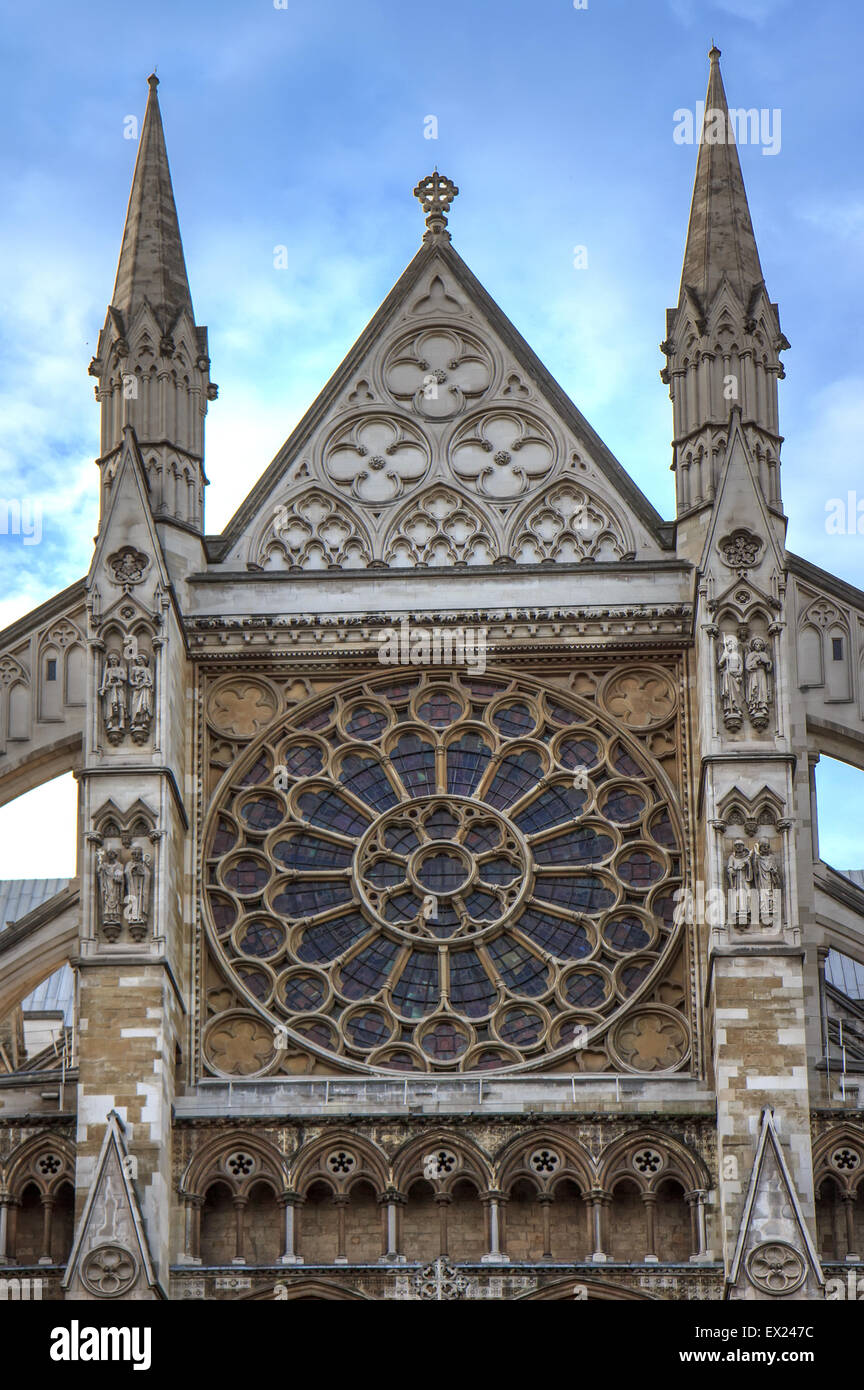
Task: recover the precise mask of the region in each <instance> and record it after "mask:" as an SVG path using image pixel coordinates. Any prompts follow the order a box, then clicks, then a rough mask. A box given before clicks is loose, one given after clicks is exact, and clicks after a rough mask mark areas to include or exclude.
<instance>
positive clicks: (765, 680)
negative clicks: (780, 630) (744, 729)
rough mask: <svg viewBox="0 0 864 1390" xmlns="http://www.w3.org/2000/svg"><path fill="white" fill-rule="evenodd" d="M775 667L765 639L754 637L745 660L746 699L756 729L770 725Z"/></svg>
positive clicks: (751, 720) (748, 711)
mask: <svg viewBox="0 0 864 1390" xmlns="http://www.w3.org/2000/svg"><path fill="white" fill-rule="evenodd" d="M773 665H774V663H773V662H772V660H771V658H770V656H769V655H768V648H767V644H766V642H765V638H764V637H753V638H752V639H751V641H750V646H749V648H748V650H747V655H746V657H745V658H744V670H745V680H744V698H745V700H746V703H747V713H748V714H749V716H750V723H751V724H752V725H753V728H754V729H764V728H765V725H766V724H767V723H768V710H769V708H770V705H771V671H772V669H773Z"/></svg>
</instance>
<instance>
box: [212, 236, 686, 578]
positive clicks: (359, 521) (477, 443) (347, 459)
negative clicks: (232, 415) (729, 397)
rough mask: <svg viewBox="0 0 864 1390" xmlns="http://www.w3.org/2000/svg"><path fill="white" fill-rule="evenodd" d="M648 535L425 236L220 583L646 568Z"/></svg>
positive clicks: (620, 476)
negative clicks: (404, 570)
mask: <svg viewBox="0 0 864 1390" xmlns="http://www.w3.org/2000/svg"><path fill="white" fill-rule="evenodd" d="M553 493H554V494H555V497H557V499H558V504H559V505H558V506H557V509H556V504H555V502H554V501H553V500H552V499H551V495H552V494H553ZM312 494H314V498H315V505H314V508H313V509H312V510H313V511H314V512H315V518H313V517H311V516H308V515H307V516H306V517H305V518H303V517H302V516H301V515H300V513H302V512H303V510H304V506H305V499H306V498H308V497H309V496H310V495H312ZM448 499H449V500H448ZM442 508H443V509H444V510H443V511H442ZM448 509H449V512H448ZM445 513H447V514H446V515H445ZM406 527H407V534H406V533H405V528H406ZM661 528H662V521H661V518H660V517H659V515H658V513H657V512H656V511H655V510H654V508H653V507H652V506H651V504H650V503H649V502H648V501H647V499H646V498H645V497H644V495H643V494H642V493H641V492H640V491H639V489H638V488H637V487H636V486H635V484H634V483H633V482H632V480H631V479H630V478H629V477H628V475H627V474H626V473H625V471H624V469H623V468H622V467H621V465H620V464H619V463H618V461H617V460H616V459H615V458H614V457H613V455H612V454H611V453H610V451H609V450H608V449H607V448H606V446H605V445H604V444H603V443H602V441H601V440H600V439H599V437H598V436H597V435H596V434H595V432H594V431H593V430H592V429H591V426H590V425H589V424H588V422H587V421H586V420H585V419H584V417H583V416H582V415H581V414H580V412H579V411H578V410H577V409H576V407H575V406H574V405H573V404H572V402H571V401H570V400H569V399H568V398H567V396H566V395H565V394H564V392H563V391H562V389H561V387H560V386H559V385H558V384H557V382H555V381H554V380H553V378H552V377H551V376H550V375H549V373H548V372H547V371H546V369H545V368H544V367H543V366H542V364H541V363H540V361H539V360H538V359H537V357H536V356H535V354H534V353H533V352H532V351H531V349H530V348H529V347H528V345H527V343H525V341H524V339H522V337H521V336H520V335H519V333H518V332H517V331H516V329H515V328H514V327H513V325H512V324H511V323H510V322H509V320H508V319H507V318H506V317H505V315H504V314H503V313H502V311H501V310H500V309H499V307H498V306H497V304H495V302H494V301H493V300H492V299H491V298H490V296H489V295H488V294H487V293H486V291H485V290H484V289H483V288H482V286H481V285H480V284H479V282H478V281H477V280H476V279H475V277H474V276H473V275H472V273H471V271H470V270H469V269H468V267H467V266H466V265H465V262H464V261H463V260H462V259H461V257H460V256H459V255H458V253H457V252H456V251H455V250H454V249H453V248H452V246H451V245H450V243H449V237H448V236H447V235H446V234H442V233H441V232H438V233H434V232H433V234H431V235H430V233H428V232H427V236H426V239H425V240H424V244H423V246H422V247H421V249H420V251H419V252H418V254H417V255H416V256H415V258H414V260H413V261H412V262H411V264H410V265H409V266H408V268H407V269H406V271H405V272H404V274H403V275H402V277H401V278H400V280H399V281H398V282H397V284H396V285H395V287H394V289H393V290H392V291H391V293H390V294H389V295H388V297H387V299H386V300H385V301H384V303H383V304H382V306H381V308H380V309H379V310H378V313H377V314H376V315H375V316H374V318H373V319H372V321H371V322H370V324H369V325H368V327H367V328H366V329H365V331H364V332H363V333H362V334H361V336H360V338H359V339H358V341H357V343H356V344H355V346H354V347H353V348H352V350H351V351H350V352H349V354H348V356H347V357H346V358H345V360H344V361H343V363H342V365H341V366H340V367H339V368H338V370H337V371H336V372H335V374H334V375H333V377H332V378H331V380H330V381H329V383H328V384H327V386H326V387H325V388H324V390H323V391H322V393H321V395H320V396H319V397H318V399H317V400H316V402H315V403H314V405H313V406H312V408H311V409H310V410H309V411H308V413H307V414H306V416H305V417H304V419H303V420H302V421H301V422H300V424H299V425H298V426H297V428H296V429H295V430H294V432H293V434H292V435H291V437H290V438H289V439H288V440H287V442H286V443H285V445H284V446H283V448H282V449H281V450H280V451H279V453H278V454H277V456H276V458H275V459H274V461H273V463H272V464H271V465H270V467H269V468H268V469H267V471H266V472H265V473H264V475H263V476H262V478H261V479H260V480H259V482H258V483H257V484H256V486H255V487H254V488H253V489H252V492H251V493H250V495H249V497H248V498H247V499H246V501H245V502H244V503H243V504H242V506H241V507H240V508H239V510H238V511H237V513H236V514H235V516H234V517H233V519H232V520H231V522H230V523H229V525H228V527H227V528H226V531H225V533H224V536H223V538H222V541H221V544H218V550H217V551H216V553H217V554H218V555H219V557H220V558H221V559H222V560H223V562H224V563H225V565H226V568H228V569H239V568H243V567H244V566H248V567H252V568H262V569H268V568H286V567H287V568H291V567H294V568H321V567H322V566H328V567H330V568H334V567H340V568H342V567H344V568H354V567H357V566H358V565H359V566H361V567H367V566H368V565H370V564H372V565H375V566H378V567H386V566H390V565H394V564H395V565H397V566H404V565H405V564H406V563H408V564H418V563H419V564H422V565H442V564H458V563H465V564H490V563H494V562H496V561H498V562H503V561H506V560H512V561H515V562H516V563H537V562H539V561H540V560H541V559H547V558H551V559H556V558H558V559H566V560H571V561H572V560H579V559H589V560H590V559H593V560H606V559H614V558H621V557H623V556H628V557H629V556H632V555H633V554H634V552H641V553H643V554H644V553H645V552H646V551H648V552H653V553H654V554H657V553H658V552H659V551H661V550H663V549H664V548H665V546H666V540H665V536H664V534H663V532H662V530H661ZM403 536H404V539H403Z"/></svg>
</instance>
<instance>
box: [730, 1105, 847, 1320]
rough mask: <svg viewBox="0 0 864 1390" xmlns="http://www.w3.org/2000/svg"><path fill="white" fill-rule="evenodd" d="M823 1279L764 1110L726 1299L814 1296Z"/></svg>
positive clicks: (771, 1122) (770, 1118)
mask: <svg viewBox="0 0 864 1390" xmlns="http://www.w3.org/2000/svg"><path fill="white" fill-rule="evenodd" d="M824 1283H825V1277H824V1275H823V1273H822V1266H821V1264H820V1263H819V1256H818V1254H817V1253H816V1247H815V1246H814V1244H813V1238H812V1236H811V1235H810V1231H809V1229H808V1226H807V1222H806V1221H805V1219H804V1215H803V1213H802V1211H801V1203H800V1201H799V1199H798V1194H797V1192H796V1191H795V1185H794V1183H793V1181H792V1176H791V1174H790V1172H789V1168H788V1165H787V1163H786V1159H785V1157H784V1155H783V1149H782V1147H781V1144H780V1139H779V1136H778V1134H777V1128H776V1126H775V1124H774V1114H773V1111H771V1110H765V1111H763V1114H762V1124H761V1128H760V1131H759V1142H758V1144H757V1146H756V1156H755V1158H754V1160H753V1168H752V1170H751V1173H750V1182H749V1185H748V1188H747V1197H746V1200H745V1202H744V1210H743V1213H742V1216H741V1226H740V1229H739V1232H738V1241H737V1244H736V1247H735V1254H734V1256H733V1259H732V1263H731V1265H730V1267H729V1274H728V1278H727V1287H728V1291H729V1293H728V1296H729V1297H730V1298H732V1299H758V1298H794V1299H795V1300H796V1301H797V1300H800V1299H810V1298H818V1297H820V1295H821V1289H822V1286H823V1285H824Z"/></svg>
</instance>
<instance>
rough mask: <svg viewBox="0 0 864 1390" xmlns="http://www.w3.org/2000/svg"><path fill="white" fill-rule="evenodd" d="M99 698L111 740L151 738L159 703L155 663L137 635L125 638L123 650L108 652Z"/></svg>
mask: <svg viewBox="0 0 864 1390" xmlns="http://www.w3.org/2000/svg"><path fill="white" fill-rule="evenodd" d="M99 698H100V700H101V701H102V722H103V725H104V728H105V736H106V738H107V739H108V742H109V743H111V744H113V745H115V747H116V745H117V744H120V743H122V742H123V740H124V739H125V738H126V737H127V736H129V737H131V739H132V742H133V743H145V742H146V741H147V739H148V738H149V736H150V730H151V728H152V725H153V713H154V704H155V695H154V688H153V666H152V658H151V657H150V655H149V654H148V653H147V652H144V651H140V650H139V647H138V639H137V638H136V637H135V636H134V635H133V636H130V637H127V638H126V639H125V641H124V644H123V650H122V652H119V651H116V650H115V651H109V652H108V653H107V654H106V657H105V664H104V666H103V668H102V679H101V681H100V684H99Z"/></svg>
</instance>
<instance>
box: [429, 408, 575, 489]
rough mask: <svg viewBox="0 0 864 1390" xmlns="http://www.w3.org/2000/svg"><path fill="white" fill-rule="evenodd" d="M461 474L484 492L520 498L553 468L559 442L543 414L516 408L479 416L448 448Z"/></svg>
mask: <svg viewBox="0 0 864 1390" xmlns="http://www.w3.org/2000/svg"><path fill="white" fill-rule="evenodd" d="M449 456H450V464H451V467H452V469H453V472H454V473H455V475H456V477H457V478H459V480H460V481H461V482H463V483H464V484H465V486H466V487H468V488H471V489H472V490H474V491H476V492H477V493H479V495H480V496H481V497H490V498H495V499H496V500H500V501H508V502H509V501H515V500H516V499H517V498H519V497H522V496H524V494H525V493H527V492H528V491H529V490H530V489H531V488H533V487H535V486H536V485H537V483H539V482H540V480H541V479H542V478H545V477H546V476H547V475H548V474H549V473H550V472H551V470H552V468H553V466H554V464H555V462H556V460H557V458H558V446H557V444H556V442H555V439H554V437H553V435H552V433H551V431H550V429H549V427H548V425H546V424H544V423H543V422H542V421H541V420H540V419H539V418H538V417H536V416H534V415H529V414H527V413H526V412H525V411H523V410H520V409H516V408H512V407H509V406H508V407H506V408H504V407H499V408H498V409H492V410H489V411H487V412H485V413H484V414H482V415H479V416H474V417H473V418H472V419H471V420H468V421H466V423H465V424H464V425H463V426H461V427H460V429H459V430H457V432H456V434H455V436H454V437H453V440H452V442H451V444H450V449H449Z"/></svg>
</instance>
